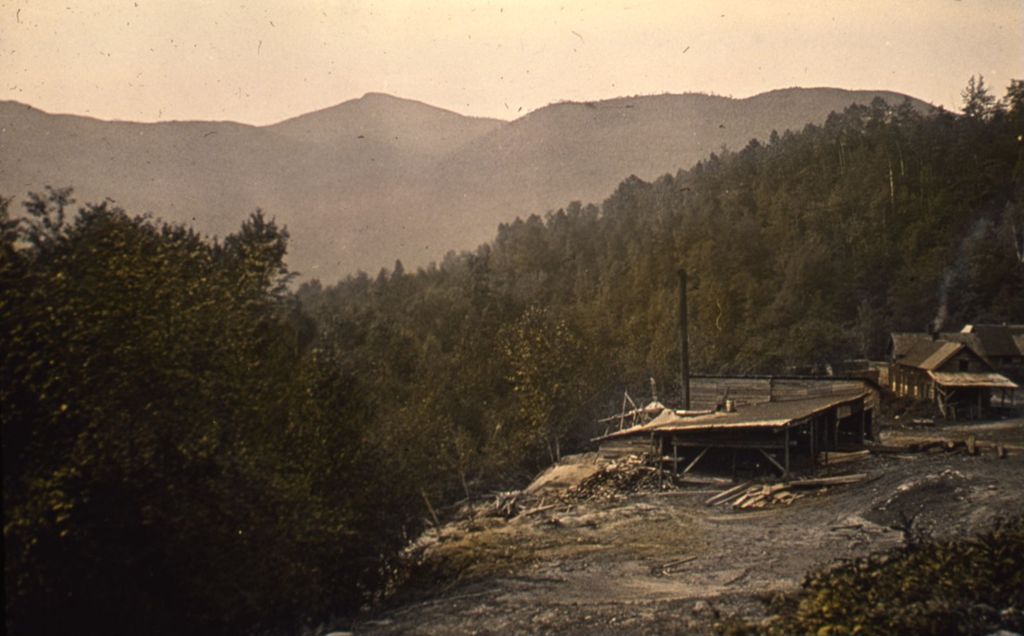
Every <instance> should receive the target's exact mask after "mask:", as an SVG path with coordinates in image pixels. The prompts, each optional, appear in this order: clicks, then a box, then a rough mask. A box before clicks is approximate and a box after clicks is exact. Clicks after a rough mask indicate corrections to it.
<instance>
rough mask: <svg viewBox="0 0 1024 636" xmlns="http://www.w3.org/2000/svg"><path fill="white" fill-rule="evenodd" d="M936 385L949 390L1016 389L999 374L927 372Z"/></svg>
mask: <svg viewBox="0 0 1024 636" xmlns="http://www.w3.org/2000/svg"><path fill="white" fill-rule="evenodd" d="M928 376H929V377H931V379H933V380H935V382H936V383H938V384H940V385H942V386H945V387H950V388H976V389H1016V388H1018V387H1017V385H1016V384H1015V383H1013V382H1012V381H1011V380H1010V379H1009V378H1007V377H1006V376H1004V375H1001V374H999V373H969V372H967V371H929V372H928Z"/></svg>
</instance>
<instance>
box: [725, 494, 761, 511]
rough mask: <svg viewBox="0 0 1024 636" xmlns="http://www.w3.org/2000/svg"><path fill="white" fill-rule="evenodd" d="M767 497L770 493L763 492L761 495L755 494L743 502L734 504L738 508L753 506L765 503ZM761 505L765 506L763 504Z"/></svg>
mask: <svg viewBox="0 0 1024 636" xmlns="http://www.w3.org/2000/svg"><path fill="white" fill-rule="evenodd" d="M767 497H768V495H766V494H764V493H761V494H759V495H754V496H753V497H750V498H748V499H747V500H745V501H744V502H743V503H742V504H739V503H737V504H733V505H734V507H736V508H742V509H746V508H750V507H752V506H756V505H757V504H759V503H763V502H764V500H765V499H766V498H767ZM761 507H763V506H761Z"/></svg>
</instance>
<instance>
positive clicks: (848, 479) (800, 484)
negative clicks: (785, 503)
mask: <svg viewBox="0 0 1024 636" xmlns="http://www.w3.org/2000/svg"><path fill="white" fill-rule="evenodd" d="M866 478H867V473H865V472H858V473H854V474H851V475H837V476H835V477H817V478H814V479H800V480H799V481H790V482H788V483H786V484H785V485H786V487H794V489H816V487H821V486H823V485H842V484H846V483H858V482H860V481H863V480H864V479H866Z"/></svg>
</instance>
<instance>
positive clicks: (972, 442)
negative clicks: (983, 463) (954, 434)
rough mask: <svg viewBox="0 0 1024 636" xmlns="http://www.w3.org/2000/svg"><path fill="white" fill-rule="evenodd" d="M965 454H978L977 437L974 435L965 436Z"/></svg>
mask: <svg viewBox="0 0 1024 636" xmlns="http://www.w3.org/2000/svg"><path fill="white" fill-rule="evenodd" d="M967 454H968V455H977V454H978V439H977V438H976V437H974V435H968V436H967Z"/></svg>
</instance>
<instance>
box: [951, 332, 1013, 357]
mask: <svg viewBox="0 0 1024 636" xmlns="http://www.w3.org/2000/svg"><path fill="white" fill-rule="evenodd" d="M1019 326H1020V325H965V326H964V328H963V330H961V333H963V334H972V335H974V336H975V337H976V338H977V340H978V353H980V354H981V355H983V356H985V357H987V358H993V357H996V358H999V357H1011V356H1019V355H1022V353H1021V349H1020V347H1019V346H1018V344H1017V342H1015V338H1014V335H1015V332H1016V329H1015V328H1016V327H1019Z"/></svg>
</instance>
